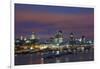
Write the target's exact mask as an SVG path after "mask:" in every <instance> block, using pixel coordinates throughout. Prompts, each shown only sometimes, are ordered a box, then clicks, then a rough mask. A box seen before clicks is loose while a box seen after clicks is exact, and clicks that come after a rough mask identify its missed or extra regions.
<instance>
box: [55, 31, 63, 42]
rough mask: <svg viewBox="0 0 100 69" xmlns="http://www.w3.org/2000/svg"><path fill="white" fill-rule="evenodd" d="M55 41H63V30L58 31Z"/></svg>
mask: <svg viewBox="0 0 100 69" xmlns="http://www.w3.org/2000/svg"><path fill="white" fill-rule="evenodd" d="M54 41H55V43H57V44H60V43H62V42H63V32H62V31H61V30H60V31H58V32H57V33H56V35H55V39H54Z"/></svg>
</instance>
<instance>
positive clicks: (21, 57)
mask: <svg viewBox="0 0 100 69" xmlns="http://www.w3.org/2000/svg"><path fill="white" fill-rule="evenodd" d="M43 54H44V53H42V55H41V53H33V54H17V55H15V65H29V64H47V63H63V62H77V61H92V60H94V53H93V51H89V52H86V53H84V52H81V53H74V54H65V55H57V56H53V55H50V54H47V55H50V56H49V57H45V56H47V55H43Z"/></svg>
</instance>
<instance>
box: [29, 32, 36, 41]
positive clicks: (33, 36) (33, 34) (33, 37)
mask: <svg viewBox="0 0 100 69" xmlns="http://www.w3.org/2000/svg"><path fill="white" fill-rule="evenodd" d="M30 39H32V40H34V39H36V36H35V33H34V32H32V35H31V37H30Z"/></svg>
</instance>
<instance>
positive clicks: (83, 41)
mask: <svg viewBox="0 0 100 69" xmlns="http://www.w3.org/2000/svg"><path fill="white" fill-rule="evenodd" d="M85 40H86V39H85V36H84V35H83V36H82V41H81V42H82V44H84V43H85Z"/></svg>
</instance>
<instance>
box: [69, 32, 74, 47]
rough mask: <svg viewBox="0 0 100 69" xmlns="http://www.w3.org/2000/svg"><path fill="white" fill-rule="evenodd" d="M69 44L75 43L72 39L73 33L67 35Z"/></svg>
mask: <svg viewBox="0 0 100 69" xmlns="http://www.w3.org/2000/svg"><path fill="white" fill-rule="evenodd" d="M69 38H70V39H69V44H70V45H74V43H75V40H74V34H73V33H70V36H69Z"/></svg>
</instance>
